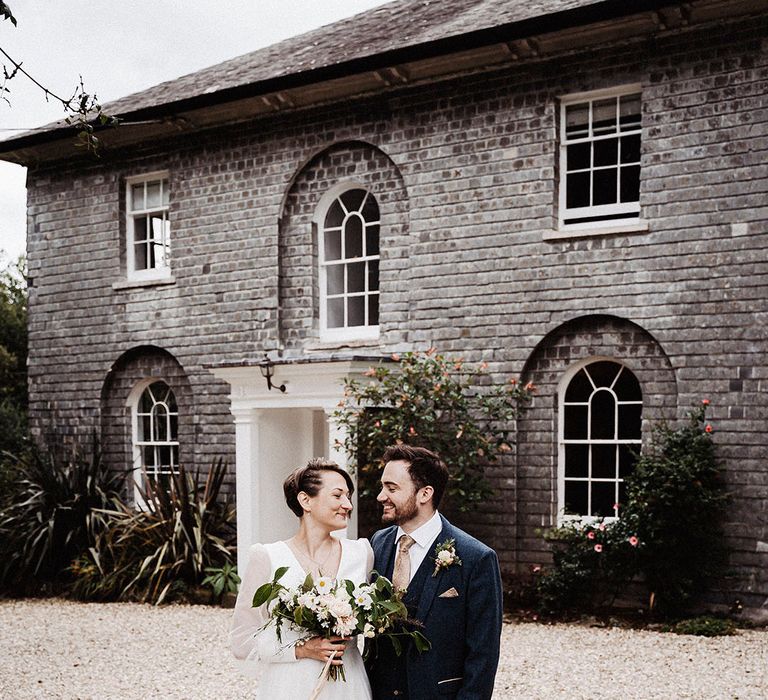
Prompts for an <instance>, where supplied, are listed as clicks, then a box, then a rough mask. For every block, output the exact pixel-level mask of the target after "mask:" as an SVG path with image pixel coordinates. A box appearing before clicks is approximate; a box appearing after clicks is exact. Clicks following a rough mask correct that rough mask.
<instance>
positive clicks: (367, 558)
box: [360, 537, 374, 581]
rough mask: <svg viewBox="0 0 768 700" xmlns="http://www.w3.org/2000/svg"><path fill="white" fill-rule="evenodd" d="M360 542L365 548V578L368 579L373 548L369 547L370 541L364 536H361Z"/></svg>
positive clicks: (369, 578)
mask: <svg viewBox="0 0 768 700" xmlns="http://www.w3.org/2000/svg"><path fill="white" fill-rule="evenodd" d="M360 542H362V543H363V546H364V548H365V580H366V581H370V580H371V572H372V571H373V559H374V557H373V548H372V547H371V543H370V542H369V541H368V540H367V539H366V538H365V537H361V538H360Z"/></svg>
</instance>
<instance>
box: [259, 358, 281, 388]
mask: <svg viewBox="0 0 768 700" xmlns="http://www.w3.org/2000/svg"><path fill="white" fill-rule="evenodd" d="M259 369H260V370H261V376H262V377H264V379H266V380H267V389H268V390H269V391H272V389H273V388H275V389H279V390H280V391H282V392H283V393H285V384H281V385H280V386H276V385H275V384H273V383H272V376H273V375H274V373H275V363H274V362H272V360H270V359H269V357H268V356H267V355H264V359H263V360H262V361H261V362H259Z"/></svg>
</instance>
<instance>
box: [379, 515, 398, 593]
mask: <svg viewBox="0 0 768 700" xmlns="http://www.w3.org/2000/svg"><path fill="white" fill-rule="evenodd" d="M396 534H397V527H393V528H391V529H390V532H388V533H386V534H385V535H384V536H383V537H382V538H381V541H380V543H379V546H378V547H377V548H376V552H375V555H376V564H377V565H378V567H379V568H378V571H379V573H380V574H381V575H382V576H386V577H387V578H388V579H389V580H390V581H391V580H392V570H393V569H394V568H395V535H396Z"/></svg>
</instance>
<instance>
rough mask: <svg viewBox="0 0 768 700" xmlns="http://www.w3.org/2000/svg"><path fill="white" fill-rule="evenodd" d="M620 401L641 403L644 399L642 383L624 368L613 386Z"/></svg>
mask: <svg viewBox="0 0 768 700" xmlns="http://www.w3.org/2000/svg"><path fill="white" fill-rule="evenodd" d="M613 390H614V391H615V392H616V396H618V398H619V401H640V400H641V399H642V398H643V392H642V391H641V390H640V382H638V381H637V377H636V376H635V375H634V374H633V373H632V372H631V371H630V370H628V369H627V368H626V367H624V368H622V370H621V374H619V378H618V379H617V380H616V383H615V384H614V385H613Z"/></svg>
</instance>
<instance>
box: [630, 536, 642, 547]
mask: <svg viewBox="0 0 768 700" xmlns="http://www.w3.org/2000/svg"><path fill="white" fill-rule="evenodd" d="M627 541H628V542H629V543H630V544H631V545H632V546H633V547H637V545H638V544H639V543H640V540H638V539H637V537H635V536H634V535H632V537H630V538H629V539H628V540H627Z"/></svg>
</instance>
